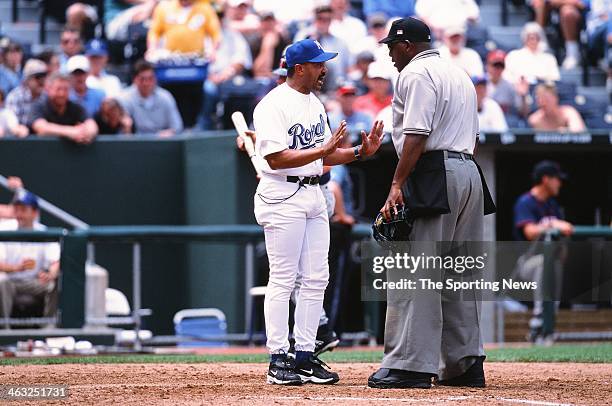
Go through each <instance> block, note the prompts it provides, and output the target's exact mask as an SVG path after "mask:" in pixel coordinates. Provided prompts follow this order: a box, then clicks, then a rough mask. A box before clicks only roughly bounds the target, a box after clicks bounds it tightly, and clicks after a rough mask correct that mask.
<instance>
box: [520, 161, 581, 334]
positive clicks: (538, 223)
mask: <svg viewBox="0 0 612 406" xmlns="http://www.w3.org/2000/svg"><path fill="white" fill-rule="evenodd" d="M565 178H566V175H565V173H563V172H562V171H561V168H560V166H559V164H558V163H556V162H553V161H541V162H539V163H537V164H536V165H535V167H534V168H533V184H534V186H533V187H532V188H531V189H530V190H529V191H528V192H527V193H525V194H523V195H521V196H520V197H519V198H518V200H517V201H516V204H515V205H514V239H515V240H519V241H536V240H539V239H540V238H541V236H542V234H543V233H545V232H546V231H547V230H550V229H557V230H559V231H560V232H561V234H563V235H570V234H571V233H572V231H573V227H572V225H571V224H570V223H569V222H567V221H565V220H564V219H563V214H562V213H561V209H560V207H559V204H558V203H557V201H556V200H555V197H557V196H558V195H559V190H560V189H561V183H562V180H563V179H565ZM533 249H534V247H532V248H530V249H529V250H528V252H526V253H525V254H523V255H522V256H521V257H520V258H519V260H518V262H517V267H518V268H517V270H518V276H519V277H520V278H521V279H523V280H526V281H535V282H537V284H538V287H539V289H537V290H535V291H534V298H533V317H532V318H531V320H530V321H529V327H530V332H529V336H528V339H529V340H530V341H534V342H536V343H542V344H546V343H548V342H552V339H553V329H554V321H553V320H554V318H551V315H554V311H555V307H556V304H557V303H558V302H557V303H553V302H548V307H546V309H548V310H546V311H545V309H544V301H543V292H544V289H545V288H543V286H542V284H543V275H544V255H543V254H542V253H541V252H539V251H538V252H536V251H533ZM532 251H533V252H532ZM559 254H560V252H558V253H557V254H556V255H555V261H554V268H553V272H554V275H555V276H554V281H555V283H554V286H553V289H554V291H555V292H557V296H558V294H559V293H560V287H561V284H560V282H561V280H562V263H561V255H559ZM545 313H546V314H545ZM545 320H547V321H548V322H547V323H545V322H544V321H545Z"/></svg>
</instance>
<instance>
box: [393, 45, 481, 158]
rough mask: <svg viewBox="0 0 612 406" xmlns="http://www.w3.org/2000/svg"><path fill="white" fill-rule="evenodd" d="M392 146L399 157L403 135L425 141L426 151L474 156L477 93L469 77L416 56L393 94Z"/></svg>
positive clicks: (433, 54)
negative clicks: (419, 137) (443, 151)
mask: <svg viewBox="0 0 612 406" xmlns="http://www.w3.org/2000/svg"><path fill="white" fill-rule="evenodd" d="M392 109H393V132H392V138H393V145H395V150H396V151H397V155H398V157H401V154H402V147H403V145H404V139H405V138H406V134H418V135H423V136H425V137H428V139H427V143H426V144H425V151H433V150H448V151H456V152H464V153H468V154H472V153H474V146H475V144H476V138H477V137H478V115H477V113H476V112H477V103H476V90H475V89H474V85H473V84H472V81H471V80H470V78H469V76H468V74H467V73H466V72H465V71H464V70H463V69H461V68H458V67H456V66H455V65H454V64H453V63H452V62H450V61H448V60H445V59H442V58H440V54H439V53H438V51H437V50H427V51H423V52H421V53H419V54H417V55H416V56H415V57H414V58H413V59H412V61H410V63H409V64H408V65H406V66H405V67H404V69H402V71H401V72H400V75H399V78H398V79H397V82H396V84H395V92H394V94H393V103H392Z"/></svg>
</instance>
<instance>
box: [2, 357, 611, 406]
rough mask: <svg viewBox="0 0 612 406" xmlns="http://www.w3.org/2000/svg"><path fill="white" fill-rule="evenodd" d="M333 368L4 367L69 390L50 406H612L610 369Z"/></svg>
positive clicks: (5, 375)
mask: <svg viewBox="0 0 612 406" xmlns="http://www.w3.org/2000/svg"><path fill="white" fill-rule="evenodd" d="M333 367H334V368H335V369H336V370H337V371H338V372H339V373H340V377H341V381H340V383H339V384H337V385H334V386H315V385H306V386H301V387H292V388H289V387H279V386H276V385H274V386H272V385H266V384H265V383H264V382H265V379H264V374H265V371H266V365H264V364H99V365H96V364H89V365H79V364H64V365H20V366H3V367H1V374H0V384H2V385H9V384H10V385H15V384H19V385H27V384H30V385H34V384H66V385H69V393H70V395H69V398H68V399H66V400H64V401H54V402H49V403H47V402H45V404H117V405H151V404H159V405H161V404H164V405H170V404H181V405H198V404H216V405H218V406H221V405H228V404H244V405H249V406H256V405H269V404H275V405H285V404H286V405H294V404H306V403H309V404H323V403H325V404H327V405H330V404H333V405H337V404H342V405H349V404H350V405H355V404H376V405H388V404H406V403H419V404H431V403H445V404H454V403H457V404H459V403H461V404H482V403H486V404H539V405H553V404H592V405H602V404H612V366H611V365H610V364H570V363H539V364H538V363H528V364H527V363H485V368H486V372H487V379H488V387H487V388H485V389H465V388H451V389H449V388H444V387H434V388H432V389H429V390H423V389H420V390H419V389H412V390H401V389H395V390H375V389H369V388H367V387H366V385H365V383H366V380H367V377H368V375H369V374H370V373H372V371H373V370H374V369H375V368H376V367H377V366H376V365H374V364H335V365H333ZM13 404H15V403H13ZM19 404H23V403H19ZM28 404H32V405H40V404H41V402H29V403H28Z"/></svg>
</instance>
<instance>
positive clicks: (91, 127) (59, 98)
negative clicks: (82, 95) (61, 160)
mask: <svg viewBox="0 0 612 406" xmlns="http://www.w3.org/2000/svg"><path fill="white" fill-rule="evenodd" d="M45 89H46V92H47V97H45V98H41V99H40V100H39V101H38V102H36V104H35V105H34V106H33V107H32V114H31V116H30V120H29V123H30V127H31V128H32V130H33V131H34V133H36V134H38V135H40V136H56V137H63V138H67V139H69V140H71V141H74V142H76V143H79V144H89V143H91V142H93V140H94V139H95V137H96V135H98V126H97V125H96V122H95V121H94V120H92V119H91V118H88V117H87V113H86V112H85V109H84V108H83V107H81V106H79V105H78V104H76V103H74V102H72V101H70V99H69V94H70V78H69V77H68V76H65V75H63V74H61V73H54V74H53V75H51V76H49V78H48V79H47V82H46V84H45Z"/></svg>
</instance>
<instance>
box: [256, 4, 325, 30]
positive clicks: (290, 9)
mask: <svg viewBox="0 0 612 406" xmlns="http://www.w3.org/2000/svg"><path fill="white" fill-rule="evenodd" d="M318 3H319V1H318V0H300V1H287V0H253V9H254V10H255V12H256V13H257V14H260V13H263V12H268V11H272V10H273V11H274V15H275V16H276V19H277V20H278V21H279V22H280V23H281V24H283V26H285V27H287V26H288V25H289V24H291V23H293V22H295V21H304V20H307V19H309V18H310V16H311V15H312V10H314V8H315V5H316V4H318Z"/></svg>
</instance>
